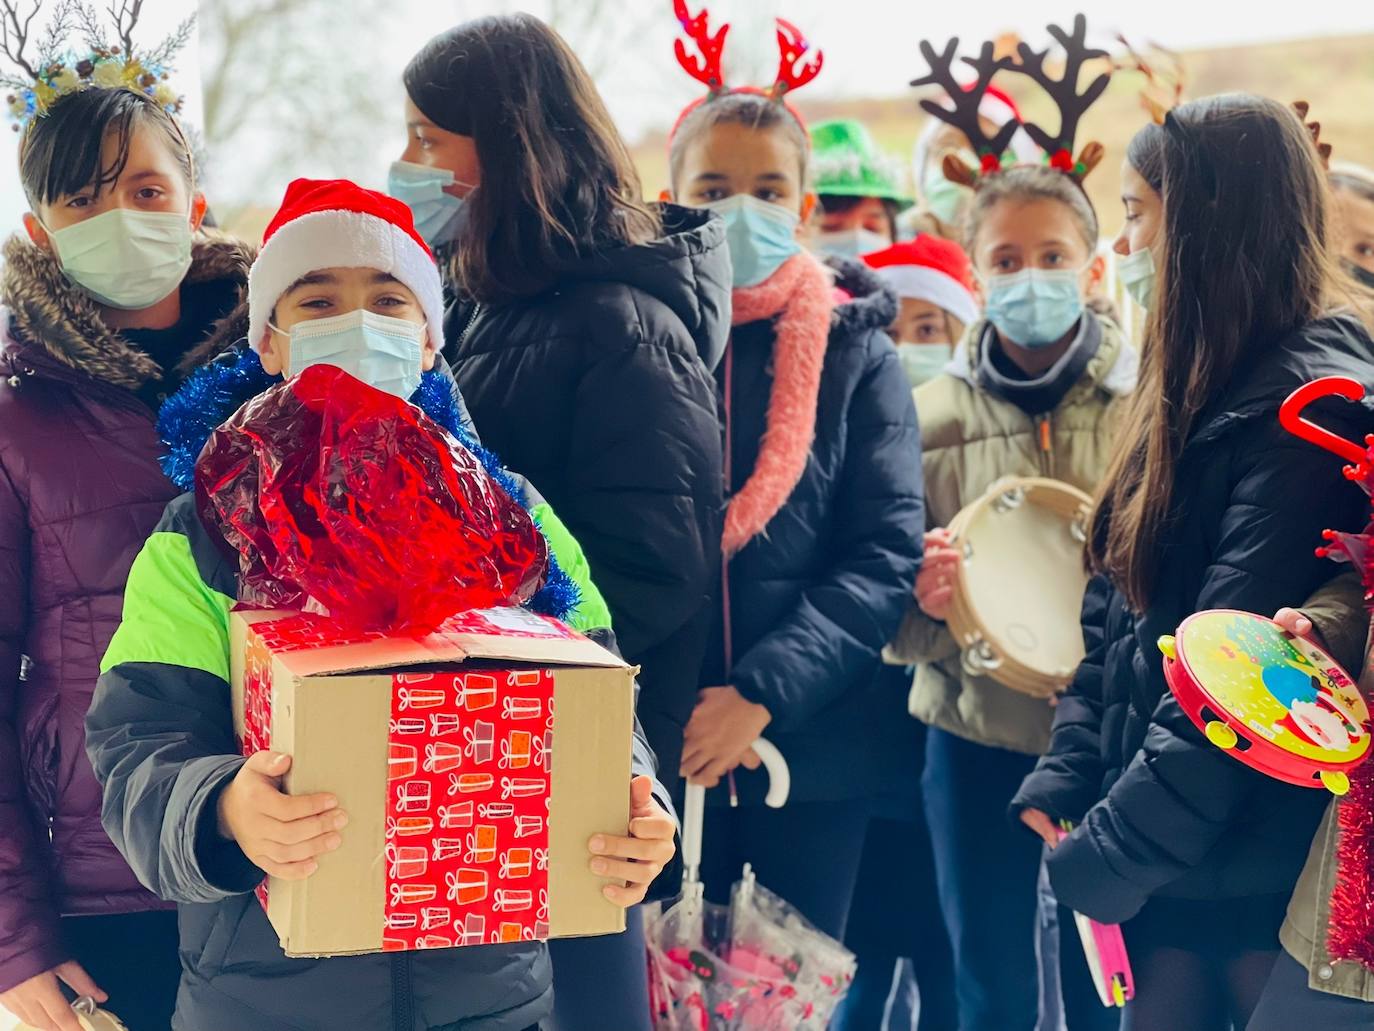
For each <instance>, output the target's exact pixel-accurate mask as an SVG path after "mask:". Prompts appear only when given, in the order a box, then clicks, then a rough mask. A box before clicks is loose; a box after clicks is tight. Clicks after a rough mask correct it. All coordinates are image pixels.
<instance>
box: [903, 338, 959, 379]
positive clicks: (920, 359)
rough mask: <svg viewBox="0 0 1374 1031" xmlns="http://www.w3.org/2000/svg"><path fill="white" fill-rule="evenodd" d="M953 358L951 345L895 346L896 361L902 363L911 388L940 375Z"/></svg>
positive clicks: (904, 344) (905, 344) (907, 344)
mask: <svg viewBox="0 0 1374 1031" xmlns="http://www.w3.org/2000/svg"><path fill="white" fill-rule="evenodd" d="M953 357H954V345H953V344H909V343H899V344H898V345H897V359H898V360H899V361H900V362H901V363H902V369H903V370H904V371H905V372H906V378H907V379H908V380H909V381H910V383H911V385H912V386H913V387H919V386H920V385H921V384H922V383H928V382H929V381H930V380H933V379H934V378H935V377H936V376H938V375H940V373H942V372H944V371H945V366H946V365H948V364H949V362H950V359H951V358H953Z"/></svg>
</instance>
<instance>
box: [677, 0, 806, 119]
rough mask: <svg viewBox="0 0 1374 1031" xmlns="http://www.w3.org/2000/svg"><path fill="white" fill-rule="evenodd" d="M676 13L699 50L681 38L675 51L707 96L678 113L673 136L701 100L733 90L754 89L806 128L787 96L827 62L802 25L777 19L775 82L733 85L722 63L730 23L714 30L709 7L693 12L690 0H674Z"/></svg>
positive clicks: (713, 97)
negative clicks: (782, 108) (693, 51)
mask: <svg viewBox="0 0 1374 1031" xmlns="http://www.w3.org/2000/svg"><path fill="white" fill-rule="evenodd" d="M673 13H674V14H676V15H677V20H678V24H680V25H681V26H682V32H683V35H684V36H686V39H687V40H690V41H691V42H692V44H693V46H694V47H695V49H696V53H691V52H689V51H688V49H687V45H686V43H685V42H684V40H683V39H682V38H678V39H675V40H674V41H673V53H674V54H675V55H676V57H677V63H678V64H679V65H681V66H682V69H683V71H685V72H686V73H687V74H688V75H690V76H691V77H692V78H694V79H696V80H697V82H699V83H701V84H702V85H704V86H705V87H706V96H704V97H701V98H700V99H698V100H694V101H692V103H690V104H688V105H687V107H686V108H684V109H683V112H682V114H680V115H678V119H677V123H676V124H675V125H674V126H673V131H672V133H670V134H669V138H670V139H671V138H672V136H673V135H674V134H676V133H677V130H678V126H680V125H682V122H683V119H685V118H686V117H687V116H688V115H689V114H691V113H692V112H693V111H695V110H696V109H697V108H699V107H700V106H701V105H702V104H707V103H710V102H711V101H712V100H715V99H717V98H718V97H723V96H726V95H728V94H730V93H752V94H756V95H758V96H764V97H767V98H768V99H769V100H771V101H773V102H774V103H775V104H781V105H782V106H783V107H784V108H786V109H787V111H788V113H789V114H791V115H792V117H793V118H795V119H796V120H797V123H798V124H799V125H801V127H802V128H803V129H805V128H806V122H805V121H803V119H802V117H801V115H799V114H798V113H797V112H796V111H795V110H793V109H792V107H791V105H789V104H788V103H787V102H786V101H785V100H784V98H785V97H786V96H787V94H789V93H791V92H792V91H793V90H798V89H801V88H802V87H803V86H805V85H806V84H807V83H809V82H810V81H811V80H812V79H814V78H815V77H816V76H817V75H819V74H820V71H821V67H822V65H824V63H825V54H824V53H822V52H821V51H819V50H817V51H815V52H814V53H813V52H812V51H811V44H810V42H808V40H807V39H806V36H805V35H804V34H803V33H802V31H801V29H799V28H797V26H795V25H793V24H792V23H791V22H790V21H785V20H784V19H782V18H779V19H777V25H778V75H777V78H776V79H775V80H774V82H773V85H771V86H769V87H768V88H767V89H763V88H760V87H758V86H739V87H731V86H727V85H726V84H725V73H724V71H723V70H722V67H721V57H722V55H723V54H724V51H725V37H726V36H727V35H728V34H729V32H730V25H729V23H728V22H727V23H726V24H723V25H721V26H720V28H718V29H716V31H715V32H714V33H713V32H712V31H711V24H710V18H711V14H710V11H708V10H707V9H706V8H705V7H703V8H702V9H701V12H700V13H699V14H695V15H694V14H692V12H691V10H690V9H689V8H688V7H687V0H673Z"/></svg>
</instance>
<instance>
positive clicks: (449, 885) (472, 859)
mask: <svg viewBox="0 0 1374 1031" xmlns="http://www.w3.org/2000/svg"><path fill="white" fill-rule="evenodd" d="M403 678H404V679H403ZM552 706H553V675H552V673H550V672H547V671H541V670H520V671H514V672H511V673H507V674H491V673H486V672H479V673H467V674H463V673H443V674H423V675H419V676H418V677H417V676H416V675H412V674H404V675H398V676H397V677H396V678H394V680H393V685H392V712H391V720H390V726H389V731H390V739H391V740H390V746H389V761H388V766H389V769H390V773H391V779H390V782H389V785H388V795H389V798H388V806H387V812H388V817H387V823H386V830H387V840H388V851H387V865H386V872H387V880H388V884H387V896H386V899H387V906H386V914H385V915H386V928H385V933H384V935H383V948H384V950H386V951H398V950H405V949H419V948H436V947H440V948H442V947H446V944H445V943H447V945H449V946H451V945H475V944H481V943H486V942H488V941H490V940H492V939H493V938H499V939H500V940H502V941H529V940H534V939H536V938H539V939H543V938H547V937H548V914H547V898H548V892H547V878H548V866H549V860H548V821H547V817H546V815H545V814H546V813H547V811H548V800H549V793H550V786H551V777H550V773H549V755H550V750H551V747H552V732H551V730H549V729H547V728H548V727H549V726H550V724H551V722H552ZM417 710H419V711H417ZM535 728H538V729H535ZM481 767H485V768H486V769H481ZM465 769H466V772H465ZM498 769H499V770H505V771H509V775H507V774H497V773H488V772H486V770H493V771H495V770H498ZM513 839H518V841H519V844H512V841H513ZM444 903H447V905H445V904H444ZM436 931H439V932H442V934H436V933H434V932H436ZM449 934H451V935H452V939H451V940H450V939H449V938H448V937H446V935H449Z"/></svg>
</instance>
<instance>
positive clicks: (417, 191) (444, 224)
mask: <svg viewBox="0 0 1374 1031" xmlns="http://www.w3.org/2000/svg"><path fill="white" fill-rule="evenodd" d="M453 185H461V186H466V185H468V184H466V183H458V180H457V179H456V178H454V175H453V173H452V172H450V171H449V170H448V169H446V168H430V167H429V166H428V165H417V164H413V163H412V162H409V161H395V162H392V165H391V171H390V172H389V173H388V174H387V180H386V192H387V193H389V194H390V195H391V196H393V197H395V198H396V199H397V200H399V201H402V202H404V203H405V205H406V207H408V208H410V213H411V216H412V217H413V218H414V219H415V231H416V232H418V233H419V234H420V236H421V237H422V238H423V239H424V241H425V243H427V244H429V245H430V246H431V247H440V246H443V245H444V244H446V243H451V242H452V241H453V238H454V237H455V236H457V235H458V232H459V230H460V229H461V228H462V226H463V223H464V222H465V221H466V215H467V204H466V198H465V197H455V196H454V195H453V194H451V193H446V192H445V190H444V188H445V187H446V186H453Z"/></svg>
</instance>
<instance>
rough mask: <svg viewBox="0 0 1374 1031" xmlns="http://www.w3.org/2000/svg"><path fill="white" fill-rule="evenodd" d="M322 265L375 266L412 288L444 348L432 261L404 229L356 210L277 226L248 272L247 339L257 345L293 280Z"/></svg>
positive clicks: (320, 213) (440, 293)
mask: <svg viewBox="0 0 1374 1031" xmlns="http://www.w3.org/2000/svg"><path fill="white" fill-rule="evenodd" d="M325 268H375V269H377V270H379V271H381V272H388V273H390V274H391V275H393V276H395V277H396V278H397V279H398V280H399V281H400V282H402V283H404V284H405V285H406V286H408V287H410V290H411V292H412V293H414V294H415V298H416V300H418V301H419V302H420V307H421V308H423V309H424V313H425V320H426V321H427V322H428V323H429V326H428V328H429V339H430V342H431V343H432V344H433V346H434V347H435V349H436V350H443V346H444V288H443V285H442V283H441V282H440V280H439V269H438V267H437V266H436V265H435V264H434V259H433V258H432V257H430V255H429V254H428V253H427V252H426V251H425V249H424V248H423V247H421V246H420V245H419V244H418V243H416V242H415V240H414V239H413V238H412V237H411V236H410V235H409V234H407V233H406V232H405V231H404V230H402V229H400V228H398V227H397V226H395V225H392V224H391V223H390V222H387V221H386V220H385V219H381V218H378V217H377V216H375V215H366V214H363V213H361V212H357V211H342V210H333V211H312V212H310V213H309V214H308V215H302V216H301V217H300V218H297V219H293V220H292V221H290V222H287V223H286V224H285V225H283V226H281V227H280V228H279V229H278V230H277V231H276V232H275V233H273V234H272V235H271V237H269V238H268V240H267V242H266V243H265V244H263V246H262V250H260V251H258V258H257V260H256V261H255V262H253V268H252V270H251V271H250V272H249V273H248V341H249V343H251V344H252V345H253V348H254V349H257V348H259V347H260V346H261V344H262V340H263V336H264V335H265V334H266V332H267V322H268V320H269V319H270V318H271V317H272V309H273V308H275V307H276V305H277V301H278V300H280V299H281V296H282V294H284V293H286V291H287V290H289V289H290V288H291V284H293V283H294V282H296V280H298V279H300V278H301V277H302V276H305V275H308V274H310V273H311V272H317V271H319V270H320V269H325Z"/></svg>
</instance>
